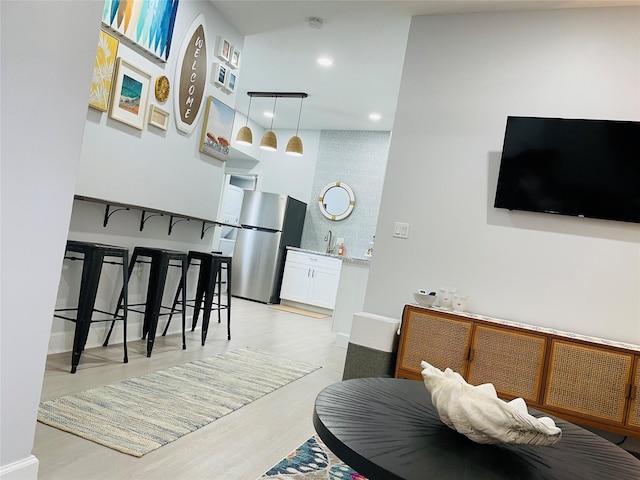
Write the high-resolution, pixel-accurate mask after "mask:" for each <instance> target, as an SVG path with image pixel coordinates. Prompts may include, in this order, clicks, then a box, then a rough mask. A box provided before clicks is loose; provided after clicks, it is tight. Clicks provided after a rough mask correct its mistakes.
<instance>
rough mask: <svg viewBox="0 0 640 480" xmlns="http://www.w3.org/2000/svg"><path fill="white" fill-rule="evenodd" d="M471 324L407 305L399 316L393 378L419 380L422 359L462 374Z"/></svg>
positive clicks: (435, 365)
mask: <svg viewBox="0 0 640 480" xmlns="http://www.w3.org/2000/svg"><path fill="white" fill-rule="evenodd" d="M472 327H473V322H471V321H467V320H462V319H459V318H456V317H454V316H452V315H448V314H446V313H441V312H434V311H430V310H426V309H422V308H420V307H416V306H412V305H407V306H406V307H405V310H404V314H403V316H402V326H401V330H400V346H399V348H398V360H397V365H396V377H401V378H412V379H415V380H421V379H422V375H421V373H420V372H421V371H422V367H420V362H421V361H422V360H424V361H426V362H428V363H430V364H431V365H433V366H434V367H436V368H439V369H440V370H444V369H445V368H447V367H448V368H451V369H452V370H454V371H455V372H458V373H460V374H461V375H463V376H464V375H465V373H466V369H467V357H468V355H469V346H470V342H471V331H472Z"/></svg>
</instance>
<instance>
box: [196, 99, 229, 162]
mask: <svg viewBox="0 0 640 480" xmlns="http://www.w3.org/2000/svg"><path fill="white" fill-rule="evenodd" d="M235 115H236V112H235V110H234V109H233V108H231V107H229V106H227V105H225V104H224V103H222V102H221V101H220V100H218V99H217V98H215V97H212V96H209V98H208V99H207V109H206V112H205V115H204V124H203V126H202V136H201V137H200V151H201V152H202V153H206V154H207V155H211V156H212V157H215V158H217V159H218V160H222V161H223V162H226V161H227V159H228V158H229V146H230V145H231V134H232V132H233V120H234V118H235Z"/></svg>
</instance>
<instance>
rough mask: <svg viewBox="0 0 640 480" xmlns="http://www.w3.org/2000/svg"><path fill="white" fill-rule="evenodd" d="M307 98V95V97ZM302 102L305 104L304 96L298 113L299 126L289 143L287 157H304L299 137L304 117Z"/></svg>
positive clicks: (301, 97)
mask: <svg viewBox="0 0 640 480" xmlns="http://www.w3.org/2000/svg"><path fill="white" fill-rule="evenodd" d="M305 96H306V95H305ZM302 102H304V96H300V111H299V112H298V125H297V126H296V134H295V135H294V136H293V137H291V138H290V139H289V143H287V150H286V153H287V155H293V156H294V157H301V156H302V140H301V139H300V137H299V136H298V130H299V129H300V116H301V115H302Z"/></svg>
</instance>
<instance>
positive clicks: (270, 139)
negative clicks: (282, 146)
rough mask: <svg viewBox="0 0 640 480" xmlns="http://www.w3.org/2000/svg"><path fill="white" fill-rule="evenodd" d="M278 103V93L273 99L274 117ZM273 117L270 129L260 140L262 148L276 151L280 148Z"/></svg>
mask: <svg viewBox="0 0 640 480" xmlns="http://www.w3.org/2000/svg"><path fill="white" fill-rule="evenodd" d="M277 103H278V96H277V95H276V96H275V97H274V100H273V117H275V116H276V104H277ZM273 117H271V127H269V131H268V132H266V133H265V134H264V135H263V136H262V140H261V141H260V148H261V149H263V150H268V151H270V152H274V151H275V150H277V149H278V139H277V138H276V134H275V133H273Z"/></svg>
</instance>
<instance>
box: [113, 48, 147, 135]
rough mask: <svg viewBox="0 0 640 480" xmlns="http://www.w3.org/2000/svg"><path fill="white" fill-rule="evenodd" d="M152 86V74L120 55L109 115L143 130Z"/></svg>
mask: <svg viewBox="0 0 640 480" xmlns="http://www.w3.org/2000/svg"><path fill="white" fill-rule="evenodd" d="M150 87H151V75H149V74H148V73H146V72H144V71H143V70H140V69H139V68H138V67H136V66H134V65H132V64H131V63H129V62H127V61H126V60H124V59H123V58H122V57H118V61H117V62H116V73H115V80H114V86H113V95H112V96H111V104H110V108H109V116H110V117H111V118H113V119H114V120H118V121H119V122H122V123H126V124H127V125H131V126H132V127H135V128H137V129H139V130H142V129H143V128H144V124H145V120H146V116H145V113H146V111H147V102H148V99H149V89H150Z"/></svg>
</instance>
